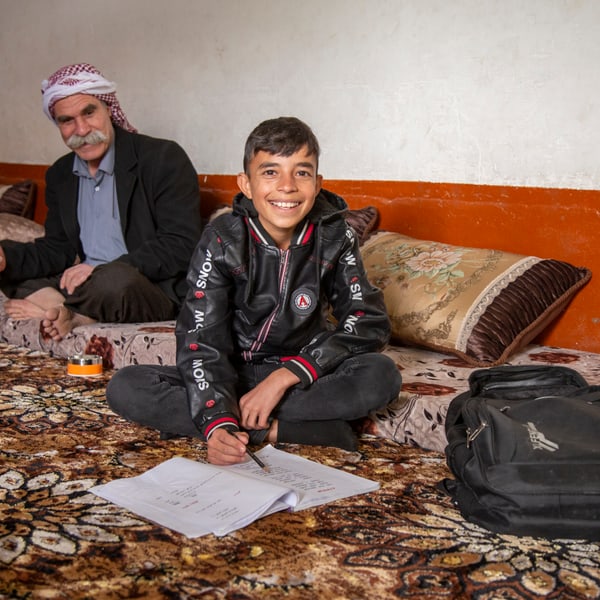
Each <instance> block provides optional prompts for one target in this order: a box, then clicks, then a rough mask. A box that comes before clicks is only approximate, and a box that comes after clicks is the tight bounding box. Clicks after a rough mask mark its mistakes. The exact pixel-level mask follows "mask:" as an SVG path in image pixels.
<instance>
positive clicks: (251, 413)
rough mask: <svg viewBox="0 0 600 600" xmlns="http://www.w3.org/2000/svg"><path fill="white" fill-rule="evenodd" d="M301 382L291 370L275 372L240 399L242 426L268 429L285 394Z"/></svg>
mask: <svg viewBox="0 0 600 600" xmlns="http://www.w3.org/2000/svg"><path fill="white" fill-rule="evenodd" d="M299 382H300V380H299V379H298V377H297V376H296V375H294V373H292V372H291V371H290V370H289V369H286V368H284V367H282V368H281V369H277V371H273V373H271V374H270V375H269V376H268V377H267V378H266V379H263V381H261V382H260V383H259V384H258V385H257V386H256V387H255V388H253V389H251V390H250V391H249V392H248V393H247V394H244V395H243V396H242V397H241V398H240V413H241V425H242V427H243V428H244V429H268V428H269V416H270V415H271V413H272V412H273V409H274V408H275V407H276V406H277V404H279V401H280V400H281V398H282V397H283V395H284V394H285V392H286V391H287V390H288V389H289V388H290V387H292V386H293V385H296V384H297V383H299Z"/></svg>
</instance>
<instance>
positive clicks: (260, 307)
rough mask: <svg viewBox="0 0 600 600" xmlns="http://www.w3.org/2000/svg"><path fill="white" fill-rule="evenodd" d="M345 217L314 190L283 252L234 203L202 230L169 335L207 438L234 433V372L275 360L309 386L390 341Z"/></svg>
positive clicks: (250, 213) (336, 202) (244, 205)
mask: <svg viewBox="0 0 600 600" xmlns="http://www.w3.org/2000/svg"><path fill="white" fill-rule="evenodd" d="M346 208H347V206H346V203H345V202H344V201H343V200H342V198H340V197H339V196H336V195H335V194H333V193H331V192H328V191H326V190H322V191H321V193H320V194H319V196H318V197H317V200H316V202H315V205H314V207H313V209H312V210H311V212H310V213H309V214H308V215H307V217H306V219H305V220H304V221H303V222H302V223H300V224H299V225H298V228H297V230H296V232H295V239H294V240H293V241H292V244H291V245H290V247H289V249H288V250H285V251H284V250H280V249H279V248H277V247H276V245H275V244H274V243H273V241H272V240H271V238H270V237H269V235H268V234H267V232H266V231H265V230H264V229H263V227H262V226H261V224H260V222H259V220H258V215H257V213H256V211H255V209H254V205H253V204H252V202H251V200H249V199H248V198H246V197H245V196H243V195H242V194H238V196H236V198H235V199H234V203H233V212H232V213H228V214H224V215H221V216H219V217H217V218H216V219H214V220H213V221H212V222H211V223H209V224H208V225H207V226H206V227H205V230H204V232H203V235H202V238H201V239H200V243H199V244H198V247H197V248H196V251H195V253H194V256H193V258H192V261H191V263H190V269H189V272H188V285H189V291H188V294H187V297H186V300H185V302H184V304H183V308H182V310H181V313H180V315H179V319H178V321H177V330H176V335H177V367H178V368H179V372H180V374H181V376H182V377H183V380H184V382H185V386H186V389H187V394H188V399H189V403H190V410H191V415H192V418H193V419H194V422H195V423H196V425H197V426H198V428H199V430H200V432H201V433H202V434H203V435H204V436H205V437H208V436H209V435H210V433H211V432H212V431H213V430H214V428H216V427H221V426H224V425H228V426H232V427H235V428H237V427H238V416H239V409H238V397H237V394H236V381H237V375H236V365H239V364H241V363H243V362H244V361H245V362H261V361H263V360H265V359H267V358H269V359H272V358H273V357H275V358H277V359H279V360H281V361H282V364H283V366H285V367H286V368H288V369H290V370H291V371H293V372H294V373H295V374H296V375H297V376H298V377H299V378H300V380H301V382H300V384H299V385H300V386H301V387H307V386H309V385H310V384H311V383H312V382H313V381H315V380H316V379H317V378H319V377H321V376H322V375H324V374H326V373H328V372H330V371H332V370H333V369H335V368H336V367H337V366H338V365H339V364H340V363H342V362H343V361H344V360H345V359H347V358H349V357H350V356H352V355H354V354H360V353H364V352H373V351H379V350H381V349H382V348H383V346H384V345H385V344H386V343H387V341H388V340H389V336H390V324H389V319H388V316H387V313H386V310H385V306H384V304H383V296H382V293H381V292H380V290H378V289H377V288H375V287H373V286H372V285H371V284H370V283H369V281H368V280H367V277H366V275H365V271H364V268H363V266H362V259H361V256H360V253H359V245H358V238H357V236H356V234H355V233H354V231H353V230H352V229H351V228H350V227H349V226H348V225H347V223H346V221H345V219H344V218H343V211H344V210H345V209H346ZM330 307H331V310H330ZM330 315H333V319H331V318H330ZM328 317H329V318H328ZM333 323H336V324H335V325H334V324H333Z"/></svg>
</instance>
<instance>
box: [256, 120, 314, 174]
mask: <svg viewBox="0 0 600 600" xmlns="http://www.w3.org/2000/svg"><path fill="white" fill-rule="evenodd" d="M303 146H306V148H307V150H308V154H309V156H310V155H314V156H316V157H317V166H318V164H319V154H320V152H321V149H320V148H319V142H318V141H317V138H316V136H315V134H314V133H313V132H312V129H311V128H310V127H309V126H308V125H307V124H306V123H303V122H302V121H301V120H300V119H297V118H296V117H278V118H277V119H268V120H267V121H263V122H262V123H260V125H257V126H256V127H255V128H254V130H253V131H252V132H251V133H250V135H249V136H248V139H247V140H246V147H245V149H244V172H245V173H246V174H248V165H249V164H250V161H251V160H252V159H253V158H254V156H256V154H257V153H258V152H261V151H263V152H268V153H269V154H274V155H276V156H291V155H292V154H294V152H298V150H300V149H301V148H302V147H303Z"/></svg>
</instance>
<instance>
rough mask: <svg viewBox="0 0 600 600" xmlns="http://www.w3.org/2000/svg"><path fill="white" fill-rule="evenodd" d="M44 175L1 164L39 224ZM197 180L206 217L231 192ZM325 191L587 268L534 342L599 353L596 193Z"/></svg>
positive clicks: (423, 228) (425, 227) (412, 222)
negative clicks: (34, 189)
mask: <svg viewBox="0 0 600 600" xmlns="http://www.w3.org/2000/svg"><path fill="white" fill-rule="evenodd" d="M45 170H46V167H45V166H42V165H17V164H11V163H0V177H3V176H4V177H10V178H30V179H34V180H35V181H36V182H37V183H38V186H39V190H38V194H39V196H38V202H37V205H36V212H35V218H36V220H37V221H39V222H43V219H44V215H45V205H44V202H43V192H44V179H43V178H44V173H45ZM198 181H199V183H200V188H201V201H202V213H203V214H204V215H205V216H206V215H209V214H210V213H211V212H212V211H213V210H214V209H215V208H216V207H217V206H218V205H219V204H222V203H230V202H231V199H232V197H233V195H234V194H235V193H236V192H237V187H236V183H235V176H234V175H202V174H200V175H199V176H198ZM325 187H327V188H328V189H330V190H332V191H334V192H336V193H338V194H340V195H341V196H343V197H344V198H345V199H346V201H347V202H348V204H349V206H350V207H351V208H360V207H362V206H368V205H373V206H376V207H377V208H378V209H379V212H380V215H381V218H380V224H379V226H380V228H381V229H389V230H392V231H398V232H400V233H404V234H407V235H410V236H413V237H416V238H421V239H432V240H437V241H442V242H447V243H450V244H457V245H465V246H477V247H483V248H498V249H501V250H507V251H510V252H515V253H520V254H532V255H535V256H539V257H542V258H556V259H559V260H564V261H567V262H570V263H572V264H574V265H577V266H586V267H588V268H589V269H591V270H592V273H593V274H597V275H594V276H593V277H592V280H591V281H590V283H589V284H588V285H587V286H586V287H584V288H583V290H581V291H580V292H579V294H578V295H577V296H576V297H575V299H574V300H573V302H572V303H571V304H570V306H569V308H568V310H567V311H566V312H565V313H563V314H562V315H561V317H560V318H559V319H557V320H556V321H555V322H554V324H553V325H552V326H550V327H549V328H548V329H546V331H544V333H543V334H542V336H541V337H540V338H539V339H538V341H540V342H542V343H545V344H549V345H556V346H561V347H565V348H576V349H580V350H588V351H591V352H598V353H600V302H598V298H599V297H600V253H599V252H598V246H599V245H600V244H599V243H598V236H599V235H600V191H595V190H592V191H589V190H569V189H556V188H552V189H547V188H530V187H508V186H488V185H471V184H450V183H423V182H406V181H366V180H364V181H362V180H361V181H351V180H327V181H326V182H325Z"/></svg>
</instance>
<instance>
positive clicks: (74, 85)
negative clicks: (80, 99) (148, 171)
mask: <svg viewBox="0 0 600 600" xmlns="http://www.w3.org/2000/svg"><path fill="white" fill-rule="evenodd" d="M116 89H117V87H116V85H115V84H114V83H113V82H112V81H108V80H107V79H105V78H104V77H103V76H102V74H101V73H100V71H98V69H96V67H93V66H92V65H89V64H87V63H79V64H75V65H67V66H66V67H62V69H59V70H58V71H56V73H53V74H52V75H50V77H48V79H45V80H44V81H42V103H43V108H44V113H45V114H46V115H47V117H48V118H49V119H50V120H51V121H54V105H55V104H56V103H57V102H58V101H59V100H62V99H63V98H66V97H67V96H73V95H74V94H89V95H91V96H94V97H95V98H98V100H101V101H102V102H104V103H105V104H106V105H107V106H108V108H109V109H110V115H111V120H112V122H113V123H114V124H115V125H118V126H119V127H121V128H122V129H126V130H127V131H131V132H133V133H135V132H136V131H137V129H136V128H135V127H133V125H131V123H130V122H129V121H128V120H127V117H126V116H125V113H124V112H123V110H122V109H121V105H120V104H119V101H118V100H117V96H116V94H115V92H116Z"/></svg>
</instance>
